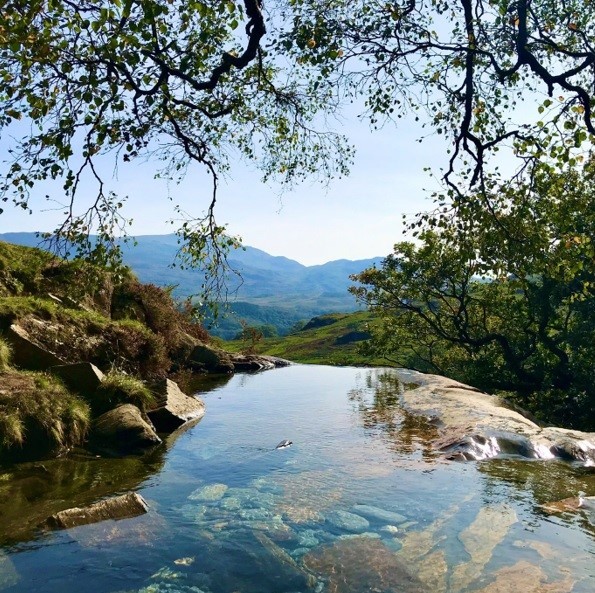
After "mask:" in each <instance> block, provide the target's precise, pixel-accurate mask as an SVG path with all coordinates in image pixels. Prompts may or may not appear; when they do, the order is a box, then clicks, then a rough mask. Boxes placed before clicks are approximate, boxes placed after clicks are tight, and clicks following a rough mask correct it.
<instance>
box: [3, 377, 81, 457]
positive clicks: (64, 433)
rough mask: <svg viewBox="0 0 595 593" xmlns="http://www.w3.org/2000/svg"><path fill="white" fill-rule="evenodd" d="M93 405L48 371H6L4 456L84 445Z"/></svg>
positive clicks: (45, 451) (4, 378)
mask: <svg viewBox="0 0 595 593" xmlns="http://www.w3.org/2000/svg"><path fill="white" fill-rule="evenodd" d="M89 422H90V410H89V406H88V405H87V404H86V403H85V402H84V401H83V400H81V399H80V398H78V397H77V396H75V395H72V394H71V393H69V392H68V390H67V389H66V388H65V387H64V385H63V384H62V383H61V382H60V380H58V379H57V378H55V377H52V376H50V375H47V374H45V373H33V372H17V371H13V370H10V369H9V370H4V371H3V372H2V376H1V388H0V455H2V454H6V453H11V454H13V453H15V452H17V453H18V451H19V450H20V451H21V452H22V453H25V454H33V455H35V456H37V455H38V454H39V453H49V452H54V451H59V450H63V449H67V448H69V447H72V446H75V445H80V444H82V442H83V440H84V438H85V435H86V433H87V430H88V428H89Z"/></svg>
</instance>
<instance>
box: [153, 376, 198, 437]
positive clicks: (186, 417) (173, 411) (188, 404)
mask: <svg viewBox="0 0 595 593" xmlns="http://www.w3.org/2000/svg"><path fill="white" fill-rule="evenodd" d="M152 391H153V393H154V394H155V396H156V398H157V406H156V407H155V409H153V410H150V411H149V412H147V415H148V416H149V418H150V419H151V422H152V423H153V425H154V426H155V428H156V429H157V431H158V432H168V433H169V432H173V431H174V430H176V429H177V428H179V427H180V426H182V425H183V424H185V423H186V422H189V421H190V420H197V419H198V418H202V416H204V413H205V404H204V402H203V401H202V400H201V399H199V398H197V397H190V396H188V395H186V394H185V393H183V392H182V390H181V389H180V388H179V387H178V385H177V384H176V383H174V382H173V381H170V380H169V379H164V380H163V381H160V382H159V383H157V384H156V385H155V386H154V387H153V389H152Z"/></svg>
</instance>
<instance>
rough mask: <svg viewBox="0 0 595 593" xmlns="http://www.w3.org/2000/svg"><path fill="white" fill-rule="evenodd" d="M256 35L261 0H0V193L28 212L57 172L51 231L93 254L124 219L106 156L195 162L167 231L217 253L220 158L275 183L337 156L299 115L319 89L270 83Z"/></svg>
mask: <svg viewBox="0 0 595 593" xmlns="http://www.w3.org/2000/svg"><path fill="white" fill-rule="evenodd" d="M265 34H266V26H265V14H264V13H263V7H262V2H261V0H245V1H244V2H234V1H214V0H204V1H201V0H169V1H168V2H165V1H163V0H107V1H105V0H7V2H5V3H4V5H3V7H2V11H1V12H0V129H1V130H2V132H3V141H4V142H7V143H9V162H8V163H7V166H6V168H5V170H4V172H3V176H2V177H1V178H0V198H1V199H2V200H3V201H4V202H9V201H12V202H13V203H14V205H16V206H17V207H20V208H23V209H26V210H30V209H32V208H37V207H38V205H37V204H35V200H36V199H37V198H36V196H35V193H34V192H35V191H36V188H37V186H38V185H39V184H40V183H43V182H46V181H48V180H53V181H57V182H59V186H58V187H59V189H58V191H57V192H56V193H57V195H56V193H54V194H53V195H51V196H46V197H48V198H50V199H52V200H54V201H56V202H58V203H59V204H61V205H62V206H63V208H64V219H63V223H62V224H61V226H60V227H59V229H57V233H56V235H55V238H56V239H57V240H58V241H59V242H60V241H61V245H62V246H63V247H64V246H69V245H72V244H73V243H74V245H75V246H78V247H79V248H80V249H81V250H82V251H83V252H87V253H88V252H94V253H95V254H96V255H98V256H101V257H103V256H105V254H106V250H107V251H109V249H110V248H113V247H114V243H113V238H114V234H115V233H116V232H118V231H122V230H124V229H125V228H126V226H127V223H128V220H127V219H126V217H125V216H123V215H122V210H121V209H122V205H123V204H122V202H123V199H122V198H121V197H117V196H116V195H114V194H113V193H111V192H110V191H109V190H108V188H107V187H106V183H105V180H104V178H103V175H102V173H101V169H102V163H105V159H106V157H110V158H111V159H112V162H113V163H114V167H116V168H117V167H120V166H123V165H124V164H126V163H128V162H130V161H133V160H136V159H138V158H146V157H150V158H152V159H155V160H157V161H158V162H159V161H160V162H162V164H163V167H162V171H161V175H163V176H165V177H167V178H168V179H172V180H178V179H179V178H181V177H182V176H183V175H184V173H185V172H186V170H187V168H188V167H189V166H190V165H192V164H196V163H198V164H200V165H202V166H204V167H206V168H207V170H208V171H209V172H210V174H211V176H212V192H211V194H210V197H209V198H208V199H207V201H206V204H204V206H206V208H205V213H204V214H202V215H198V216H197V217H194V218H193V217H191V218H190V219H189V220H188V221H186V222H185V223H184V224H183V226H182V228H181V229H180V235H181V239H182V240H183V241H184V242H185V243H186V245H185V248H184V250H183V255H185V256H186V262H187V263H190V264H195V263H200V264H204V263H205V259H206V260H207V262H208V261H211V262H212V263H214V264H217V263H219V259H218V258H220V257H221V255H222V252H221V250H220V249H219V248H220V247H222V246H223V247H230V246H231V245H233V244H235V243H234V242H233V241H230V240H229V238H227V237H226V236H225V233H224V227H223V226H221V225H219V224H218V223H217V222H216V221H215V216H214V208H215V203H216V199H217V194H216V190H217V181H218V178H219V176H220V175H221V174H222V172H225V171H226V169H227V168H228V166H229V159H230V157H232V158H233V159H235V158H237V155H238V154H240V155H242V156H244V157H246V158H248V159H252V160H254V161H256V162H257V163H258V164H259V165H260V166H261V167H262V169H263V172H264V175H265V177H271V176H278V177H280V178H281V179H282V180H283V181H285V182H288V183H289V182H292V181H293V180H296V179H299V178H301V177H303V176H305V175H309V174H313V173H321V175H322V176H332V175H333V174H334V173H336V172H339V173H344V172H345V171H346V166H347V165H346V163H347V162H348V161H349V156H348V153H349V149H348V147H347V146H346V144H345V143H344V142H343V140H342V139H341V137H340V136H338V135H337V134H334V133H331V132H327V131H324V129H321V128H316V129H315V126H314V125H313V124H312V120H313V118H314V117H315V114H317V113H318V112H320V111H325V110H326V109H332V101H331V98H330V97H329V96H326V97H324V96H322V94H316V95H313V96H307V95H306V94H305V93H304V90H303V88H302V85H301V84H300V82H299V81H290V82H283V80H282V78H281V77H280V76H278V74H279V72H280V66H279V65H278V63H277V62H276V61H275V57H274V56H270V55H268V54H267V53H266V52H265V51H263V49H262V47H261V42H262V39H263V37H264V36H265ZM103 168H104V167H103ZM85 179H87V180H91V181H94V183H95V187H96V193H95V195H94V197H93V199H91V201H90V202H87V201H85V200H84V196H83V197H81V195H80V193H81V187H82V186H83V184H84V183H85ZM85 191H88V190H87V189H85ZM0 211H1V210H0ZM91 232H95V233H97V234H98V240H97V242H94V241H90V240H89V233H91ZM58 246H59V245H58ZM196 260H198V262H197V261H196Z"/></svg>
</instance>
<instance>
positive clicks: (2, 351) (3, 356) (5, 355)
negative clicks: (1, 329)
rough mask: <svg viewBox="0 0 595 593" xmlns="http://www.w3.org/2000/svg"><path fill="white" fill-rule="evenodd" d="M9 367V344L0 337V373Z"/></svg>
mask: <svg viewBox="0 0 595 593" xmlns="http://www.w3.org/2000/svg"><path fill="white" fill-rule="evenodd" d="M9 368H10V346H9V345H8V344H7V343H6V342H5V341H4V340H3V339H2V338H0V373H4V372H5V371H7V370H8V369H9Z"/></svg>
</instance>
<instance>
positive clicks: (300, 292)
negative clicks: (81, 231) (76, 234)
mask: <svg viewBox="0 0 595 593" xmlns="http://www.w3.org/2000/svg"><path fill="white" fill-rule="evenodd" d="M0 240H2V241H7V242H9V243H17V244H19V245H27V246H32V247H37V246H39V244H40V240H39V238H38V237H37V236H36V234H35V233H3V234H0ZM179 247H180V246H179V244H178V239H177V236H176V235H173V234H172V235H141V236H138V237H136V241H135V243H133V242H129V243H124V244H123V245H122V251H123V256H124V262H125V263H126V264H127V265H128V266H130V267H131V268H132V269H133V270H134V272H135V274H136V275H137V276H138V278H139V280H140V281H141V282H145V283H152V284H157V285H159V286H172V287H174V289H173V292H174V294H175V295H176V296H178V297H188V296H191V295H193V294H196V293H197V292H198V290H199V288H200V285H201V280H202V277H201V274H200V272H199V271H197V270H182V269H180V268H179V267H172V263H173V262H174V260H175V257H176V253H177V252H178V249H179ZM381 260H382V258H373V259H364V260H357V261H351V260H346V259H341V260H337V261H332V262H328V263H325V264H322V265H316V266H304V265H303V264H300V263H299V262H297V261H294V260H291V259H288V258H286V257H280V256H273V255H270V254H268V253H266V252H265V251H262V250H261V249H256V248H255V247H245V248H243V249H238V250H236V251H234V252H232V253H230V254H229V263H230V265H231V267H232V268H233V269H234V270H237V271H238V272H239V274H240V275H241V278H240V277H238V276H236V275H234V274H231V275H230V277H229V282H228V284H229V288H230V298H229V303H230V310H231V311H232V313H233V315H232V316H231V317H230V318H228V319H226V320H223V321H221V322H220V323H219V329H217V328H216V327H215V328H212V329H211V331H212V332H213V333H214V334H216V335H220V336H221V337H225V338H230V337H233V336H234V335H235V334H237V333H238V331H240V330H241V325H240V322H239V319H245V320H246V322H247V323H249V324H250V325H263V324H267V325H274V326H275V328H276V329H277V331H278V332H279V333H280V334H286V333H288V331H289V330H290V328H291V327H293V326H294V325H295V324H296V323H297V322H299V321H300V320H307V319H309V318H311V317H313V316H316V315H321V314H323V313H332V312H349V311H356V310H357V309H358V305H357V303H356V302H355V299H354V298H353V296H352V295H351V294H349V292H347V289H348V287H349V286H350V285H351V284H352V281H351V280H349V275H350V274H356V273H358V272H361V271H362V270H364V269H365V268H368V267H370V266H372V265H373V264H378V263H380V261H381Z"/></svg>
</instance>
